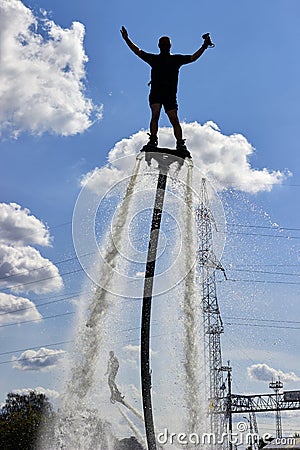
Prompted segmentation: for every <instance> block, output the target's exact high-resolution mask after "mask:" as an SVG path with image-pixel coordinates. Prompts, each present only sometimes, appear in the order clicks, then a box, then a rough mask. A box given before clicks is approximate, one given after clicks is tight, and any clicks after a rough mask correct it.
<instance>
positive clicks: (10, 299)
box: [0, 292, 42, 324]
mask: <svg viewBox="0 0 300 450" xmlns="http://www.w3.org/2000/svg"><path fill="white" fill-rule="evenodd" d="M41 318H42V316H41V314H40V313H39V312H38V310H37V308H36V306H35V304H34V303H33V302H32V301H30V300H28V299H27V298H23V297H16V296H15V295H11V294H5V293H3V292H0V324H4V323H9V322H11V321H13V322H22V321H23V320H39V319H41Z"/></svg>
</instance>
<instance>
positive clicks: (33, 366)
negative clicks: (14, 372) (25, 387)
mask: <svg viewBox="0 0 300 450" xmlns="http://www.w3.org/2000/svg"><path fill="white" fill-rule="evenodd" d="M65 353H66V352H65V351H64V350H53V349H50V348H45V347H41V348H40V349H39V350H26V351H25V352H23V353H21V355H20V356H19V357H15V356H14V357H13V358H12V361H13V368H14V369H19V370H35V371H40V372H46V371H48V370H51V369H53V368H55V367H56V366H57V364H58V363H59V362H60V361H61V359H62V357H63V356H64V355H65Z"/></svg>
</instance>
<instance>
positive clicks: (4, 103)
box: [0, 0, 101, 137]
mask: <svg viewBox="0 0 300 450" xmlns="http://www.w3.org/2000/svg"><path fill="white" fill-rule="evenodd" d="M39 27H40V29H41V32H39V31H38V30H39ZM84 35H85V30H84V26H83V25H82V24H81V23H79V22H73V23H72V26H71V27H70V28H65V29H63V28H61V27H60V26H58V25H57V24H55V23H54V22H53V21H51V20H49V19H48V18H47V15H46V13H45V12H44V17H43V18H37V17H35V16H34V15H33V12H32V11H31V10H30V9H29V8H27V7H26V6H25V5H24V4H23V3H22V2H21V1H20V0H0V40H1V53H0V99H1V100H0V135H1V134H7V133H9V134H10V135H11V136H14V137H17V136H18V135H19V134H20V133H22V132H25V131H27V132H29V133H32V134H38V135H40V134H42V133H44V132H51V133H55V134H59V135H65V136H66V135H73V134H76V133H81V132H83V131H85V130H86V129H87V128H88V127H90V126H91V125H92V123H93V120H95V119H97V118H100V117H101V108H99V107H96V106H95V105H93V102H92V101H91V100H90V99H88V98H86V97H85V93H84V91H85V86H84V80H85V64H86V62H87V61H88V58H87V56H86V54H85V51H84V48H83V40H84ZM93 117H94V118H93Z"/></svg>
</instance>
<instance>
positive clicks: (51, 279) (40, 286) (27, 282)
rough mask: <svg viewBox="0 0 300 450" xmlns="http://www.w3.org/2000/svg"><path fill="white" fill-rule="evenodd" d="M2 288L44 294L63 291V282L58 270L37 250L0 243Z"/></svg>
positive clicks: (0, 281)
mask: <svg viewBox="0 0 300 450" xmlns="http://www.w3.org/2000/svg"><path fill="white" fill-rule="evenodd" d="M0 286H2V287H7V288H10V289H11V291H12V292H15V293H19V292H30V291H32V292H35V293H37V294H42V293H46V292H52V291H57V290H59V289H61V288H62V286H63V282H62V279H61V277H60V275H59V271H58V268H57V267H56V266H55V265H54V264H53V263H52V262H51V261H50V260H49V259H46V258H43V257H42V256H41V254H40V252H39V251H38V250H36V249H35V248H33V247H30V246H26V247H25V246H24V247H13V246H11V245H6V244H1V243H0Z"/></svg>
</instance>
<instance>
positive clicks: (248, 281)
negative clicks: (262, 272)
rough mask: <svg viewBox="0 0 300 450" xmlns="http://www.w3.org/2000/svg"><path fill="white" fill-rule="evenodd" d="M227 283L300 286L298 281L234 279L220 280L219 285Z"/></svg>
mask: <svg viewBox="0 0 300 450" xmlns="http://www.w3.org/2000/svg"><path fill="white" fill-rule="evenodd" d="M226 281H231V282H232V283H265V284H290V285H293V286H299V285H300V282H299V283H298V282H296V281H275V280H274V281H272V280H238V279H234V278H227V280H224V281H223V280H220V281H217V283H225V282H226Z"/></svg>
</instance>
